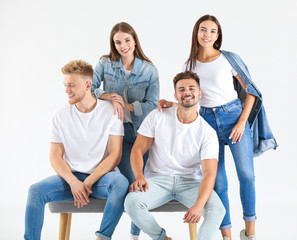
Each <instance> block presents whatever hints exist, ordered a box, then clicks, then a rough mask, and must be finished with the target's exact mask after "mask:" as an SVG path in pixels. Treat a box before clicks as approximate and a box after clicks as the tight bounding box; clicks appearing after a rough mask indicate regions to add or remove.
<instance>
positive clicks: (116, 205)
mask: <svg viewBox="0 0 297 240" xmlns="http://www.w3.org/2000/svg"><path fill="white" fill-rule="evenodd" d="M73 174H74V175H75V176H76V177H77V178H78V179H79V180H80V181H84V180H85V179H86V178H87V177H88V176H89V174H84V173H78V172H76V173H73ZM128 186H129V183H128V180H127V179H126V178H125V177H124V176H123V175H122V174H120V173H118V172H115V171H112V172H109V173H107V174H105V175H104V176H103V177H101V178H100V179H99V181H98V182H96V183H95V184H94V185H93V186H92V192H93V193H92V194H90V195H91V196H92V197H95V198H101V199H107V201H106V205H105V209H104V213H103V218H102V221H101V226H100V230H99V231H97V232H96V233H95V234H96V236H97V237H100V238H102V239H106V240H110V239H111V236H112V234H113V232H114V230H115V227H116V226H117V224H118V222H119V220H120V218H121V216H122V213H123V210H124V199H125V196H126V194H127V191H128ZM69 200H73V196H72V193H71V189H70V186H69V185H68V183H67V182H66V181H65V180H64V179H63V178H61V177H60V176H58V175H54V176H51V177H48V178H46V179H44V180H42V181H40V182H38V183H35V184H33V185H31V187H30V189H29V194H28V200H27V206H26V214H25V236H24V237H25V239H26V240H39V239H40V235H41V229H42V225H43V219H44V207H45V204H46V203H48V202H62V201H69Z"/></svg>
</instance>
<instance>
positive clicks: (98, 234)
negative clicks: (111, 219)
mask: <svg viewBox="0 0 297 240" xmlns="http://www.w3.org/2000/svg"><path fill="white" fill-rule="evenodd" d="M95 235H96V237H99V238H102V239H104V240H111V237H107V236H105V235H102V234H101V233H100V232H99V231H97V232H96V233H95Z"/></svg>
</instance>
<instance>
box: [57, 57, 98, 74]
mask: <svg viewBox="0 0 297 240" xmlns="http://www.w3.org/2000/svg"><path fill="white" fill-rule="evenodd" d="M61 70H62V73H63V74H79V75H82V76H86V77H90V78H91V79H93V74H94V70H93V67H92V65H90V64H89V63H87V62H85V61H83V60H73V61H70V62H69V63H67V64H66V65H65V66H64V67H62V69H61Z"/></svg>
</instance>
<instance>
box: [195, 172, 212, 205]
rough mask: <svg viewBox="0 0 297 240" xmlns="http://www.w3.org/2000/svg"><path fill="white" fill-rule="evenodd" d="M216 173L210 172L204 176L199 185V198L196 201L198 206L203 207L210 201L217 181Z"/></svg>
mask: <svg viewBox="0 0 297 240" xmlns="http://www.w3.org/2000/svg"><path fill="white" fill-rule="evenodd" d="M215 178H216V174H215V173H210V174H207V175H205V176H203V180H202V182H201V184H200V187H199V193H198V198H197V201H196V203H195V205H196V206H199V207H201V208H203V207H204V206H205V204H206V202H207V201H208V199H209V197H210V195H211V193H212V190H213V187H214V183H215Z"/></svg>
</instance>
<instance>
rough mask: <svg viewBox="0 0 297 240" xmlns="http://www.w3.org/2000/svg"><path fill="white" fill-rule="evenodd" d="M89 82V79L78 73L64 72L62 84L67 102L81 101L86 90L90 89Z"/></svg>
mask: <svg viewBox="0 0 297 240" xmlns="http://www.w3.org/2000/svg"><path fill="white" fill-rule="evenodd" d="M91 84H92V83H91V82H90V81H88V80H86V79H84V77H83V76H81V75H79V74H65V75H64V85H65V92H66V94H67V95H68V102H69V104H76V103H78V102H81V101H82V100H83V99H84V98H85V96H86V93H87V91H89V90H90V86H91Z"/></svg>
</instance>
